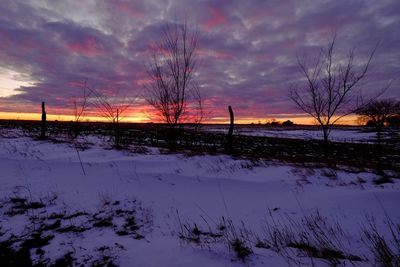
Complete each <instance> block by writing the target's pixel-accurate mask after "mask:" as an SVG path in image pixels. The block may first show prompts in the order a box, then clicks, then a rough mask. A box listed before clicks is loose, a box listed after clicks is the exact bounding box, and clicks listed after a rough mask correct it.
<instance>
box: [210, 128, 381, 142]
mask: <svg viewBox="0 0 400 267" xmlns="http://www.w3.org/2000/svg"><path fill="white" fill-rule="evenodd" d="M203 130H204V131H208V132H225V133H226V132H227V131H228V126H220V125H207V126H204V127H203ZM234 134H239V135H247V136H265V137H279V138H297V139H319V140H322V139H323V138H324V136H323V133H322V130H321V129H318V127H316V126H315V127H311V126H308V127H304V128H303V127H301V126H298V127H283V126H277V127H266V126H253V127H247V126H242V125H238V126H236V128H235V130H234ZM330 139H331V140H332V141H338V142H373V141H375V139H376V133H375V132H374V131H372V130H371V129H368V128H363V127H348V128H344V127H342V128H334V129H332V131H331V134H330Z"/></svg>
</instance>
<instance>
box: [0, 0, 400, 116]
mask: <svg viewBox="0 0 400 267" xmlns="http://www.w3.org/2000/svg"><path fill="white" fill-rule="evenodd" d="M185 16H186V17H187V19H188V23H189V26H191V27H196V28H197V29H198V32H199V45H198V50H197V56H198V58H199V62H200V64H199V68H198V70H197V72H196V79H197V81H198V83H199V85H200V88H201V92H202V97H203V99H204V103H205V104H204V105H205V109H206V111H207V112H208V114H207V117H208V120H207V121H208V122H223V121H225V120H226V119H227V117H228V113H227V106H228V105H232V106H233V108H234V111H235V115H236V118H237V119H238V120H241V121H242V122H246V121H248V122H251V121H254V122H258V121H259V120H260V121H261V122H264V121H265V120H266V119H268V118H276V119H281V120H283V119H287V118H290V119H294V118H296V117H298V118H303V120H299V122H300V121H302V122H305V123H307V122H312V120H311V119H308V118H306V119H304V117H306V116H305V115H304V114H302V112H301V111H299V110H298V109H297V108H296V107H295V106H294V104H293V103H292V101H291V100H290V99H289V97H288V90H289V88H291V87H292V86H295V85H298V84H301V83H302V82H303V80H302V79H303V77H302V75H301V73H300V70H299V67H298V64H297V57H298V56H303V55H309V56H312V55H316V54H318V52H319V50H320V49H321V48H322V47H326V45H327V44H328V43H329V42H330V40H331V38H332V34H333V33H334V32H337V51H338V56H339V57H344V56H345V55H346V52H348V51H349V50H350V49H355V51H356V56H357V57H359V58H360V59H361V60H365V59H366V58H367V56H368V53H369V52H370V51H371V50H372V49H373V47H374V46H375V44H376V43H377V42H378V41H379V42H380V44H379V47H378V49H377V52H376V54H375V57H374V58H373V61H372V63H371V68H370V70H369V72H368V75H367V78H366V79H365V80H364V81H363V82H362V84H361V86H362V88H363V90H364V93H365V95H366V96H368V95H374V93H375V92H377V91H378V90H379V89H381V88H382V87H384V86H385V85H386V84H387V83H388V82H389V81H393V82H392V85H391V87H390V88H389V89H388V90H387V91H386V92H385V94H384V95H383V96H382V97H383V98H396V99H399V98H400V79H399V78H400V30H399V29H400V1H399V0H381V1H372V0H365V1H361V0H357V1H356V0H354V1H348V0H343V1H342V0H332V1H328V0H323V1H316V0H315V1H311V0H304V1H298V0H287V1H267V0H258V1H256V0H247V1H244V0H221V1H213V0H191V1H184V0H180V1H179V0H176V1H173V0H149V1H139V0H125V1H124V0H63V1H54V0H47V1H46V0H43V1H40V0H1V4H0V118H20V119H23V118H36V117H37V119H39V118H40V116H37V115H32V114H31V115H29V114H28V113H38V112H40V103H41V101H46V105H47V112H48V114H49V115H52V116H53V117H51V118H53V119H62V118H63V115H71V114H72V107H73V101H74V100H75V99H77V98H79V96H80V95H81V90H80V89H79V87H78V86H77V84H79V83H81V82H82V81H83V80H85V79H87V80H88V83H89V85H90V86H92V87H95V88H96V89H97V90H99V91H101V92H103V93H104V94H114V95H116V96H117V98H118V97H121V98H122V97H125V98H128V99H130V102H131V105H132V107H131V109H130V111H129V115H128V117H129V118H127V120H131V121H143V122H146V121H149V120H150V119H151V117H152V115H151V114H152V109H151V107H149V106H148V105H147V104H146V101H145V100H144V98H143V96H144V90H143V87H144V84H145V83H146V82H147V80H148V79H147V73H146V64H147V63H148V61H149V53H150V51H151V44H152V43H154V42H157V41H158V40H160V38H161V35H162V29H163V27H164V26H165V25H166V23H168V22H171V21H172V20H173V19H174V17H177V18H178V19H180V18H184V17H185ZM95 115H96V114H95V111H94V110H92V111H91V113H89V114H88V116H95ZM35 116H36V117H35ZM65 118H67V119H68V118H69V117H65ZM350 118H351V117H350ZM352 119H354V118H352ZM91 120H95V118H91ZM348 120H349V121H350V119H348Z"/></svg>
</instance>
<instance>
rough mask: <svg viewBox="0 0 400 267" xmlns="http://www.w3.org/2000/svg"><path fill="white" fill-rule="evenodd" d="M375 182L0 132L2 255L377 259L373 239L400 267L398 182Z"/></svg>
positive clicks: (91, 259) (203, 262)
mask: <svg viewBox="0 0 400 267" xmlns="http://www.w3.org/2000/svg"><path fill="white" fill-rule="evenodd" d="M137 150H138V149H137ZM378 178H379V177H378V176H377V175H375V174H373V173H370V172H358V173H357V172H350V171H345V170H340V171H339V170H332V169H328V168H311V167H306V166H295V165H287V164H283V163H276V162H274V163H272V162H254V161H247V160H235V159H232V158H230V157H228V156H191V157H188V156H185V155H177V154H165V153H160V151H158V150H157V149H154V148H142V149H140V153H138V152H132V151H129V150H123V151H117V150H114V149H110V148H109V145H108V144H107V142H106V141H104V140H102V139H101V138H97V137H85V138H82V139H80V140H79V141H78V143H77V144H75V145H74V143H54V142H50V141H35V140H32V139H31V138H28V137H17V138H2V139H0V244H1V245H0V259H1V260H3V261H6V260H7V261H8V263H9V264H10V262H13V264H14V266H29V265H30V264H31V265H34V264H39V265H38V266H70V265H73V266H76V265H77V266H79V265H83V266H115V265H116V266H291V265H293V266H297V265H303V266H312V265H315V266H332V265H335V264H337V265H351V264H355V265H356V266H376V265H379V264H381V263H379V262H377V261H378V260H379V257H375V255H374V252H376V251H379V250H377V249H375V250H374V245H375V244H378V245H379V244H380V243H379V242H375V243H374V242H373V241H374V240H375V241H376V240H378V241H379V240H381V239H379V238H375V239H374V237H377V236H378V237H382V238H384V239H385V240H386V243H387V244H386V245H387V247H388V248H389V249H391V252H392V254H391V255H389V258H391V259H389V260H388V261H390V260H392V263H393V264H394V265H392V266H396V265H395V264H398V263H399V262H400V258H399V253H400V251H399V248H400V245H399V243H397V244H396V243H395V242H394V237H396V236H397V237H399V236H400V228H396V227H399V222H400V208H399V203H400V191H399V189H400V185H399V182H398V181H399V180H397V179H394V183H388V184H382V185H376V184H375V183H374V180H376V179H378ZM391 229H392V230H393V232H391V231H390V230H391ZM374 230H376V233H375V232H374ZM366 233H367V234H366ZM368 233H369V234H370V235H368ZM374 234H376V235H374ZM381 246H383V245H382V244H381ZM396 255H397V256H396ZM396 257H397V260H396ZM40 264H42V265H40ZM57 264H58V265H57ZM0 266H6V265H3V264H2V263H0ZM397 266H398V265H397Z"/></svg>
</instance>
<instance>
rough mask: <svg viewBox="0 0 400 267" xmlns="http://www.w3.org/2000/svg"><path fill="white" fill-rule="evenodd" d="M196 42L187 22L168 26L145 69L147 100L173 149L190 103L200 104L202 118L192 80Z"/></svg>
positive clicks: (194, 83) (196, 37) (198, 99)
mask: <svg viewBox="0 0 400 267" xmlns="http://www.w3.org/2000/svg"><path fill="white" fill-rule="evenodd" d="M197 41H198V34H197V32H190V31H189V29H188V25H187V22H186V21H185V23H184V24H178V23H177V22H175V23H174V24H172V25H167V26H166V27H165V28H164V32H163V37H162V40H161V41H160V42H159V43H157V44H154V45H153V54H152V57H151V60H150V63H149V66H148V76H149V78H150V80H151V83H150V85H148V86H146V87H145V90H146V93H147V95H146V100H147V102H148V103H149V104H150V105H151V106H153V107H154V109H155V110H156V111H157V113H158V115H159V116H160V117H161V118H162V120H163V121H164V122H165V123H166V124H167V125H168V126H169V141H170V142H171V143H170V144H171V145H172V148H173V147H174V146H175V143H176V128H177V126H178V124H179V123H181V122H182V121H185V119H188V117H186V115H187V111H188V108H189V106H190V104H191V105H194V104H196V103H200V111H201V113H200V116H201V117H202V116H203V110H202V105H201V96H200V91H199V88H198V86H197V85H196V82H195V80H194V73H195V71H196V68H197V64H196V63H197V62H196V54H195V51H196V48H197Z"/></svg>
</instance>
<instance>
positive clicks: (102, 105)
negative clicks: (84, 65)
mask: <svg viewBox="0 0 400 267" xmlns="http://www.w3.org/2000/svg"><path fill="white" fill-rule="evenodd" d="M90 91H91V94H92V95H93V97H94V99H93V105H94V106H95V107H96V108H97V109H98V110H99V113H100V116H102V117H103V118H105V119H107V120H108V121H109V122H111V123H112V125H113V131H114V145H115V147H116V148H120V147H121V144H120V137H121V134H120V121H121V119H122V118H123V114H124V113H125V111H126V110H127V109H128V108H129V103H127V102H128V101H127V100H126V98H124V99H119V98H113V97H109V96H105V95H103V94H102V93H100V92H99V91H97V90H95V89H90Z"/></svg>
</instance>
